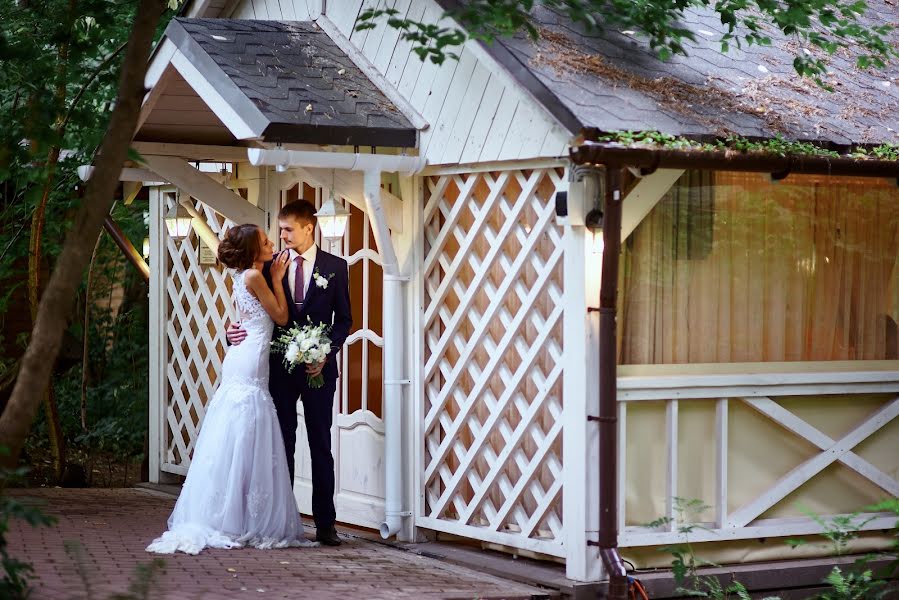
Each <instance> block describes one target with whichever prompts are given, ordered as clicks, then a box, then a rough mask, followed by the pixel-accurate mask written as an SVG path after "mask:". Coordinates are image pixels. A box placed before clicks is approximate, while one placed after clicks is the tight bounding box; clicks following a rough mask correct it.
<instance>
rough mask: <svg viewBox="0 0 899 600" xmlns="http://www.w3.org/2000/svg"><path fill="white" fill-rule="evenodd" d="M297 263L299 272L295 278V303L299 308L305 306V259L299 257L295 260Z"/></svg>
mask: <svg viewBox="0 0 899 600" xmlns="http://www.w3.org/2000/svg"><path fill="white" fill-rule="evenodd" d="M293 260H294V262H296V263H297V271H296V274H295V275H294V277H293V303H294V304H296V305H297V308H301V307H302V306H303V257H302V256H297V257H296V258H295V259H293Z"/></svg>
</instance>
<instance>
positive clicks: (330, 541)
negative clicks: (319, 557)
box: [315, 526, 342, 546]
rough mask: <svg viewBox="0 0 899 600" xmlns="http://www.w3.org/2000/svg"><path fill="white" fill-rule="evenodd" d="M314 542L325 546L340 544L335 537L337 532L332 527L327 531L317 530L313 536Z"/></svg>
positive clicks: (338, 539)
mask: <svg viewBox="0 0 899 600" xmlns="http://www.w3.org/2000/svg"><path fill="white" fill-rule="evenodd" d="M315 541H316V542H319V543H320V544H324V545H325V546H339V545H340V544H341V543H342V542H341V541H340V538H339V537H337V530H336V529H334V527H333V526H332V527H329V528H327V529H319V530H318V531H317V532H316V534H315Z"/></svg>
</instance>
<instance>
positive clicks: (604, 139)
mask: <svg viewBox="0 0 899 600" xmlns="http://www.w3.org/2000/svg"><path fill="white" fill-rule="evenodd" d="M591 141H593V142H598V143H617V144H622V145H625V146H629V147H640V148H657V149H665V150H688V151H696V152H720V151H722V150H733V151H737V152H745V153H755V154H767V155H774V156H782V157H786V156H821V157H828V158H856V159H876V160H894V161H899V144H891V143H883V144H880V145H879V146H873V147H870V148H866V147H863V146H856V147H853V148H852V150H851V151H850V152H848V153H846V154H840V153H839V152H837V151H836V150H832V149H830V148H824V147H822V146H819V145H816V144H814V143H811V142H799V141H792V140H788V139H786V138H784V137H783V136H781V135H776V136H775V137H773V138H771V139H767V140H759V141H752V140H749V139H746V138H744V137H740V136H735V135H732V136H727V137H724V138H719V139H717V140H715V141H714V142H702V141H698V140H692V139H689V138H686V137H683V136H675V135H670V134H667V133H661V132H659V131H611V132H604V133H602V134H600V135H598V136H596V137H595V139H591Z"/></svg>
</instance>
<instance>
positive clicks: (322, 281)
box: [312, 267, 334, 290]
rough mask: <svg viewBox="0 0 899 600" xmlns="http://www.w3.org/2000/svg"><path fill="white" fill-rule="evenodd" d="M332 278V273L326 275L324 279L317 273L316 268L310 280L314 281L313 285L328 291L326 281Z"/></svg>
mask: <svg viewBox="0 0 899 600" xmlns="http://www.w3.org/2000/svg"><path fill="white" fill-rule="evenodd" d="M332 277H334V273H328V276H327V277H325V276H324V275H322V274H321V273H320V272H319V271H318V267H316V268H315V271H313V272H312V279H314V280H315V285H316V286H317V287H320V288H321V289H323V290H326V289H328V281H329V280H330V279H331V278H332Z"/></svg>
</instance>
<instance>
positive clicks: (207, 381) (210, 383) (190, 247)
mask: <svg viewBox="0 0 899 600" xmlns="http://www.w3.org/2000/svg"><path fill="white" fill-rule="evenodd" d="M173 203H174V197H173V195H168V194H167V203H166V210H168V208H170V207H171V206H172V204H173ZM196 207H197V209H198V210H201V211H202V212H203V214H204V216H205V217H206V221H207V223H208V224H209V226H210V228H212V230H213V231H214V232H215V233H217V234H218V235H219V236H220V237H221V236H222V235H223V234H224V232H225V231H227V229H228V228H229V227H231V225H233V223H231V222H230V221H228V220H226V219H225V218H224V217H222V216H221V215H219V214H218V213H216V212H215V211H214V210H212V209H210V208H209V207H207V206H205V205H203V204H202V203H199V202H198V203H197V204H196ZM199 244H200V240H199V238H198V237H197V235H196V233H194V232H193V230H191V233H190V235H189V237H187V238H185V239H184V240H180V241H175V240H173V239H172V238H170V237H168V235H166V236H165V247H166V258H167V263H168V264H167V272H168V278H167V280H166V293H165V296H166V300H167V302H166V305H165V308H164V310H165V336H164V339H165V340H166V365H165V374H166V385H165V392H166V393H165V394H164V397H165V398H166V399H167V400H166V407H165V411H164V419H165V425H164V426H163V444H164V445H163V457H162V463H161V465H160V468H161V469H162V470H163V471H167V472H169V473H177V474H181V475H185V474H187V468H188V467H189V466H190V457H191V454H192V452H193V447H194V444H195V442H196V439H197V433H198V431H199V427H200V422H201V421H202V419H203V415H204V414H205V407H206V403H207V402H208V401H209V400H210V399H211V398H212V394H213V392H214V391H215V388H216V385H217V383H218V378H219V374H220V373H221V368H222V360H223V359H224V357H225V348H226V340H225V328H226V326H227V323H228V321H229V320H231V319H233V318H235V313H234V307H233V304H232V302H231V277H230V275H229V274H228V272H227V270H225V269H224V268H223V267H221V266H207V265H200V261H199Z"/></svg>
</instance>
